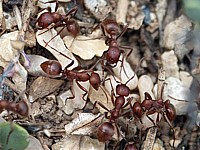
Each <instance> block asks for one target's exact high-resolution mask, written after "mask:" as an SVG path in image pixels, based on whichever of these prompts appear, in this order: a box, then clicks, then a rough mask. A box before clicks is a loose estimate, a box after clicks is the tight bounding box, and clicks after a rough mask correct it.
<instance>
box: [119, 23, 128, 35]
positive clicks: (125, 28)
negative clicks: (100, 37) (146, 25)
mask: <svg viewBox="0 0 200 150" xmlns="http://www.w3.org/2000/svg"><path fill="white" fill-rule="evenodd" d="M127 29H128V24H127V25H126V26H125V27H124V29H123V30H122V32H121V33H120V34H119V35H118V36H117V38H116V39H118V38H120V37H121V36H122V35H123V34H124V33H125V32H126V30H127Z"/></svg>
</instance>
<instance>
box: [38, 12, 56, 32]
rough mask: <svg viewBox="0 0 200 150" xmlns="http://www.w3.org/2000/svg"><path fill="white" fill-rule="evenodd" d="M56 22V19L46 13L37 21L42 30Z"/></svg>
mask: <svg viewBox="0 0 200 150" xmlns="http://www.w3.org/2000/svg"><path fill="white" fill-rule="evenodd" d="M53 22H54V18H53V17H52V15H51V13H50V12H45V13H43V14H41V15H40V17H39V18H38V20H37V23H38V26H39V27H41V28H42V29H44V28H47V27H48V26H49V25H50V24H52V23H53Z"/></svg>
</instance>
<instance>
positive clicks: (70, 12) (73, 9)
mask: <svg viewBox="0 0 200 150" xmlns="http://www.w3.org/2000/svg"><path fill="white" fill-rule="evenodd" d="M77 11H78V7H77V6H75V7H74V8H72V9H71V10H70V11H68V12H67V13H66V15H65V16H69V15H70V14H72V13H74V14H73V15H72V16H75V15H76V13H77Z"/></svg>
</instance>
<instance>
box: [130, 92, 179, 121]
mask: <svg viewBox="0 0 200 150" xmlns="http://www.w3.org/2000/svg"><path fill="white" fill-rule="evenodd" d="M144 94H145V100H144V101H143V102H142V103H139V102H135V103H134V105H133V106H131V107H132V111H133V115H134V116H135V117H136V118H139V119H141V118H142V116H143V114H144V113H145V112H147V113H146V115H147V116H149V115H151V114H154V113H155V112H157V113H158V116H157V119H156V120H157V121H158V120H159V114H161V115H163V117H164V119H165V120H166V121H167V122H168V121H169V122H171V121H173V120H174V119H175V117H176V110H175V108H174V106H173V105H172V104H171V103H170V101H169V100H166V101H165V102H164V101H163V99H162V98H160V99H158V100H153V99H152V98H151V96H150V94H149V93H147V92H145V93H144ZM169 122H168V123H169Z"/></svg>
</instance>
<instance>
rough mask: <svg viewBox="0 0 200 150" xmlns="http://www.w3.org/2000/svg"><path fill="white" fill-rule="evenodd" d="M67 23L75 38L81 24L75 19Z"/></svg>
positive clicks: (68, 29)
mask: <svg viewBox="0 0 200 150" xmlns="http://www.w3.org/2000/svg"><path fill="white" fill-rule="evenodd" d="M65 23H66V27H67V31H68V32H69V33H70V34H71V35H72V36H73V37H74V38H75V37H76V36H77V35H78V34H79V32H80V27H79V24H78V23H77V21H75V20H73V19H70V20H67V21H65Z"/></svg>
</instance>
